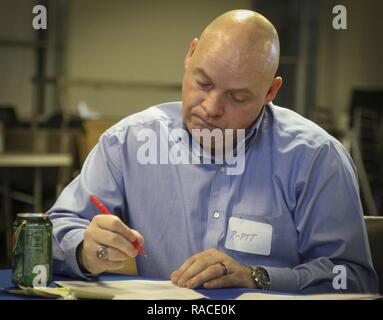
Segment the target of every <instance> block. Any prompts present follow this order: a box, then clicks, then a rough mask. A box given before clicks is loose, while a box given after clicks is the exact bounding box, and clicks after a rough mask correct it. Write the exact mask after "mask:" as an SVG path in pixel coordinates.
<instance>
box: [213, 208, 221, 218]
mask: <svg viewBox="0 0 383 320" xmlns="http://www.w3.org/2000/svg"><path fill="white" fill-rule="evenodd" d="M219 216H220V213H219V211H217V210H216V211H214V213H213V218H214V219H218V218H219Z"/></svg>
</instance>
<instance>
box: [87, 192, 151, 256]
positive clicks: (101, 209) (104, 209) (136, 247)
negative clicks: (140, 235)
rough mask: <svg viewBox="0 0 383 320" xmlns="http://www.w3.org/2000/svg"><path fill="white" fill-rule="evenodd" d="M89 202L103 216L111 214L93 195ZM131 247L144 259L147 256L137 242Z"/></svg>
mask: <svg viewBox="0 0 383 320" xmlns="http://www.w3.org/2000/svg"><path fill="white" fill-rule="evenodd" d="M90 200H92V202H93V203H94V204H95V205H96V206H97V208H98V209H99V210H100V211H101V212H102V213H103V214H111V213H110V211H109V210H108V209H107V208H106V207H105V206H104V205H103V204H102V202H101V201H100V200H98V199H97V197H96V196H95V195H93V194H92V195H91V196H90ZM133 246H134V248H135V249H136V250H138V252H139V253H141V254H142V255H143V256H144V257H146V256H147V255H148V254H147V253H146V252H145V250H144V249H142V247H141V246H140V244H139V243H138V241H137V240H136V241H134V242H133Z"/></svg>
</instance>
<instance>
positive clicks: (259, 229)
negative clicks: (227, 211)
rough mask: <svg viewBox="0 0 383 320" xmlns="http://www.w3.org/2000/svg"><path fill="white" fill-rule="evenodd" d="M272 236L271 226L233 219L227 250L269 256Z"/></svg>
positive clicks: (228, 232)
mask: <svg viewBox="0 0 383 320" xmlns="http://www.w3.org/2000/svg"><path fill="white" fill-rule="evenodd" d="M272 235H273V227H272V225H271V224H267V223H260V222H256V221H252V220H246V219H240V218H236V217H231V218H230V219H229V225H228V228H227V234H226V242H225V248H226V249H230V250H236V251H241V252H246V253H254V254H259V255H263V256H269V255H270V252H271V239H272Z"/></svg>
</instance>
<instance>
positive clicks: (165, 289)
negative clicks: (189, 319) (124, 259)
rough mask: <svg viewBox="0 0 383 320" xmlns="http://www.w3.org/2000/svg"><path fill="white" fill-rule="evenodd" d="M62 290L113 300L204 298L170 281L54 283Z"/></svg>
mask: <svg viewBox="0 0 383 320" xmlns="http://www.w3.org/2000/svg"><path fill="white" fill-rule="evenodd" d="M56 283H57V284H58V285H59V286H62V287H64V288H69V289H74V291H76V290H81V292H89V293H91V294H92V296H93V297H94V296H95V295H96V296H97V295H98V294H99V295H100V296H101V297H102V295H105V294H107V295H108V294H109V295H114V298H113V299H114V300H195V299H203V298H207V297H206V296H204V295H202V294H200V293H198V292H196V291H194V290H192V289H187V288H180V287H177V286H175V285H173V284H172V282H171V281H151V280H124V281H98V282H85V281H56Z"/></svg>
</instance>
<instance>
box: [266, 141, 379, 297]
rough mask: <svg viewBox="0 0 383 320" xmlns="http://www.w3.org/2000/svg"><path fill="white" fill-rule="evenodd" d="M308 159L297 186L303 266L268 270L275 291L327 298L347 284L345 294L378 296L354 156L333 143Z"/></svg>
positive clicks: (296, 221)
mask: <svg viewBox="0 0 383 320" xmlns="http://www.w3.org/2000/svg"><path fill="white" fill-rule="evenodd" d="M307 158H308V159H306V161H305V163H306V164H307V167H306V168H305V169H303V170H302V172H303V174H302V175H301V176H300V177H299V178H298V180H297V183H296V190H295V194H296V199H297V206H296V210H295V212H294V214H293V219H294V222H295V225H296V229H297V232H298V250H299V256H300V260H301V264H300V265H298V266H296V267H294V268H278V267H268V266H264V268H265V269H266V270H267V271H268V273H269V276H270V283H271V286H270V290H274V291H284V292H298V291H299V292H302V293H321V292H334V291H335V289H336V288H338V289H339V285H341V286H342V289H343V290H342V291H345V292H377V291H378V280H377V275H376V272H375V271H374V268H373V264H372V259H371V254H370V248H369V244H368V238H367V233H366V228H365V224H364V219H363V212H362V207H361V202H360V197H359V187H358V181H357V174H356V169H355V166H354V164H353V161H352V159H351V157H350V156H349V155H348V153H347V152H346V151H345V150H344V149H343V146H342V145H340V144H339V143H336V142H332V141H331V142H328V143H326V144H324V145H323V146H322V147H321V148H319V149H318V150H316V151H315V152H314V155H313V154H311V155H310V156H307ZM335 266H342V267H340V268H339V267H337V268H334V267H335ZM341 269H343V270H345V271H346V272H345V273H343V274H345V275H346V281H345V282H342V281H341V278H340V274H341V271H339V270H341ZM333 272H334V273H333ZM337 275H339V277H336V276H337ZM333 282H334V283H335V287H334V283H333ZM344 284H346V287H344Z"/></svg>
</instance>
